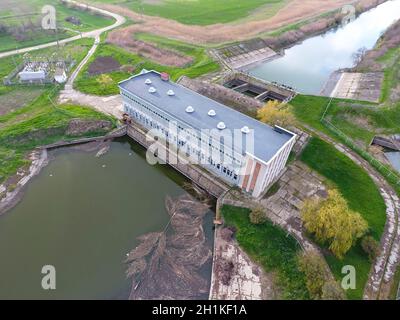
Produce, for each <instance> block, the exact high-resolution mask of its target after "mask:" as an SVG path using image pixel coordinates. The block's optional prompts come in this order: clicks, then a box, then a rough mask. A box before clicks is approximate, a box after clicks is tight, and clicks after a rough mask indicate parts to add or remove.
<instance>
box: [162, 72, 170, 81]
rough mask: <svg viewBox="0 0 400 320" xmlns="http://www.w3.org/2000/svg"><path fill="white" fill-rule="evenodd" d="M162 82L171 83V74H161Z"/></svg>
mask: <svg viewBox="0 0 400 320" xmlns="http://www.w3.org/2000/svg"><path fill="white" fill-rule="evenodd" d="M161 80H163V81H169V74H168V73H166V72H162V73H161Z"/></svg>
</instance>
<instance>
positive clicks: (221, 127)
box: [217, 121, 226, 130]
mask: <svg viewBox="0 0 400 320" xmlns="http://www.w3.org/2000/svg"><path fill="white" fill-rule="evenodd" d="M217 128H218V129H219V130H224V129H225V128H226V125H225V123H223V122H222V121H221V122H218V124H217Z"/></svg>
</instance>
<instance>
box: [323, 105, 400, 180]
mask: <svg viewBox="0 0 400 320" xmlns="http://www.w3.org/2000/svg"><path fill="white" fill-rule="evenodd" d="M332 101H333V98H331V99H330V100H329V103H328V104H327V106H326V108H325V111H324V113H323V114H322V116H321V119H320V120H321V122H322V124H324V125H325V126H326V127H327V128H328V129H329V130H331V131H332V132H333V133H335V134H336V135H337V136H338V137H339V138H341V139H342V140H343V141H344V143H345V144H346V145H347V146H348V147H349V148H351V149H352V150H354V151H355V152H357V153H358V154H359V155H360V156H361V157H363V158H364V159H365V160H366V161H368V162H369V163H370V164H371V165H372V166H373V167H374V168H375V169H376V170H378V171H379V172H380V173H381V174H382V175H383V176H384V177H385V178H386V179H387V180H388V181H389V182H391V183H392V184H394V185H396V186H397V187H400V174H398V173H396V172H394V171H393V170H392V169H390V168H389V166H387V165H385V164H383V163H382V162H381V161H379V160H377V159H376V158H375V157H374V156H372V155H371V154H370V153H369V152H367V151H365V150H364V149H362V148H360V147H359V146H357V145H356V144H355V143H354V141H353V139H351V138H350V137H349V136H347V135H346V134H345V133H344V132H343V131H341V130H340V129H339V128H337V127H336V126H335V125H334V124H333V123H331V122H330V121H328V120H327V119H326V115H327V114H328V111H329V108H330V106H331V104H332Z"/></svg>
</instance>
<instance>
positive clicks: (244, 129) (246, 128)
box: [240, 126, 250, 133]
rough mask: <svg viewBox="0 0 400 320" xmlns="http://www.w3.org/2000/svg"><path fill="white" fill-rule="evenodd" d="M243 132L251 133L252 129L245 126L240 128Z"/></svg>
mask: <svg viewBox="0 0 400 320" xmlns="http://www.w3.org/2000/svg"><path fill="white" fill-rule="evenodd" d="M240 130H241V131H242V132H243V133H249V132H250V129H249V127H248V126H244V127H243V128H242V129H240Z"/></svg>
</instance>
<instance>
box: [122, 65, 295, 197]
mask: <svg viewBox="0 0 400 320" xmlns="http://www.w3.org/2000/svg"><path fill="white" fill-rule="evenodd" d="M119 87H120V92H121V95H122V98H123V102H124V111H125V113H127V114H128V115H129V116H130V117H131V118H132V120H133V121H135V122H137V123H139V124H140V125H142V126H143V127H145V128H146V129H148V130H152V131H153V130H157V131H158V132H159V133H160V136H162V137H163V138H164V139H165V140H166V141H168V142H169V144H170V145H171V144H172V145H174V148H175V150H178V151H179V152H184V154H185V155H186V156H187V157H188V158H190V159H192V160H196V161H195V163H196V164H200V165H201V166H202V167H203V168H205V169H206V170H208V171H210V172H212V173H213V174H214V175H216V176H218V177H219V178H221V179H222V180H224V181H225V182H227V183H228V184H230V185H232V186H238V187H240V188H241V189H242V190H243V191H245V192H247V193H249V194H251V195H252V196H254V197H258V196H260V195H261V194H262V193H263V191H264V190H265V189H266V188H267V187H268V186H270V185H271V184H272V183H273V182H274V181H275V179H276V178H277V177H278V176H279V174H280V173H281V172H282V170H283V169H284V167H285V165H286V162H287V159H288V157H289V153H290V151H291V149H292V147H293V145H294V143H295V140H296V135H295V134H294V133H292V132H290V131H288V130H285V129H283V128H280V127H270V126H268V125H266V124H264V123H261V122H259V121H257V120H255V119H253V118H251V117H248V116H246V115H244V114H242V113H240V112H237V111H235V110H233V109H231V108H229V107H227V106H225V105H222V104H220V103H218V102H216V101H214V100H212V99H209V98H207V97H205V96H202V95H200V94H198V93H196V92H194V91H192V90H190V89H188V88H186V87H183V86H181V85H179V84H177V83H174V82H172V81H171V80H169V78H168V76H167V75H165V74H160V73H158V72H156V71H144V72H142V73H140V74H138V75H135V76H133V77H131V78H129V79H127V80H125V81H122V82H121V83H120V84H119Z"/></svg>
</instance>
